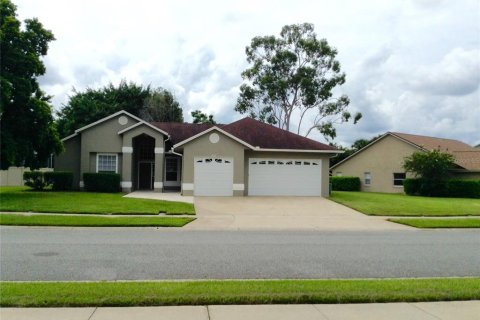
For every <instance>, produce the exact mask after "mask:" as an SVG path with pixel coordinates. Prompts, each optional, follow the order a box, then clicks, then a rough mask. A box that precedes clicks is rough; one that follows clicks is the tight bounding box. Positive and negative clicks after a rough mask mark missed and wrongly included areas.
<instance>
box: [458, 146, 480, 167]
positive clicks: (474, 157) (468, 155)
mask: <svg viewBox="0 0 480 320" xmlns="http://www.w3.org/2000/svg"><path fill="white" fill-rule="evenodd" d="M477 149H478V148H477ZM453 156H454V157H455V163H456V164H458V165H459V166H461V167H463V168H465V169H467V170H470V171H480V150H468V151H453Z"/></svg>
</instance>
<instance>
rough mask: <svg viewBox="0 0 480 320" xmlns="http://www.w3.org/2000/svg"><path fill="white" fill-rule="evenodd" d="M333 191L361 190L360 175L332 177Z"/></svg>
mask: <svg viewBox="0 0 480 320" xmlns="http://www.w3.org/2000/svg"><path fill="white" fill-rule="evenodd" d="M330 183H331V184H332V190H333V191H360V178H359V177H330Z"/></svg>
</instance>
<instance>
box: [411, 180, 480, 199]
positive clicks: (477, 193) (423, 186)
mask: <svg viewBox="0 0 480 320" xmlns="http://www.w3.org/2000/svg"><path fill="white" fill-rule="evenodd" d="M403 189H404V191H405V193H406V194H408V195H418V196H427V197H452V198H480V180H469V179H448V180H428V179H422V178H417V179H405V180H404V182H403Z"/></svg>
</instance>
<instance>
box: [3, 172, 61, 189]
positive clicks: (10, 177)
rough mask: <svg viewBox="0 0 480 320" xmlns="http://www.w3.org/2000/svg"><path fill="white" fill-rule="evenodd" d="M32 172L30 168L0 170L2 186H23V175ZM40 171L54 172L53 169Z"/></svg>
mask: <svg viewBox="0 0 480 320" xmlns="http://www.w3.org/2000/svg"><path fill="white" fill-rule="evenodd" d="M26 171H30V168H28V167H26V168H25V167H10V168H8V170H0V186H2V187H3V186H23V173H24V172H26ZM39 171H43V172H47V171H53V169H52V168H40V169H39Z"/></svg>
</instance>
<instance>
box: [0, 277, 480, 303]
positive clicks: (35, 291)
mask: <svg viewBox="0 0 480 320" xmlns="http://www.w3.org/2000/svg"><path fill="white" fill-rule="evenodd" d="M0 287H1V292H2V294H1V296H0V306H2V307H87V306H91V307H93V306H97V307H104V306H160V305H207V304H274V303H277V304H278V303H282V304H283V303H370V302H406V301H409V302H412V301H449V300H478V299H480V278H441V279H388V280H246V281H242V280H223V281H222V280H215V281H161V282H2V283H0Z"/></svg>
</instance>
